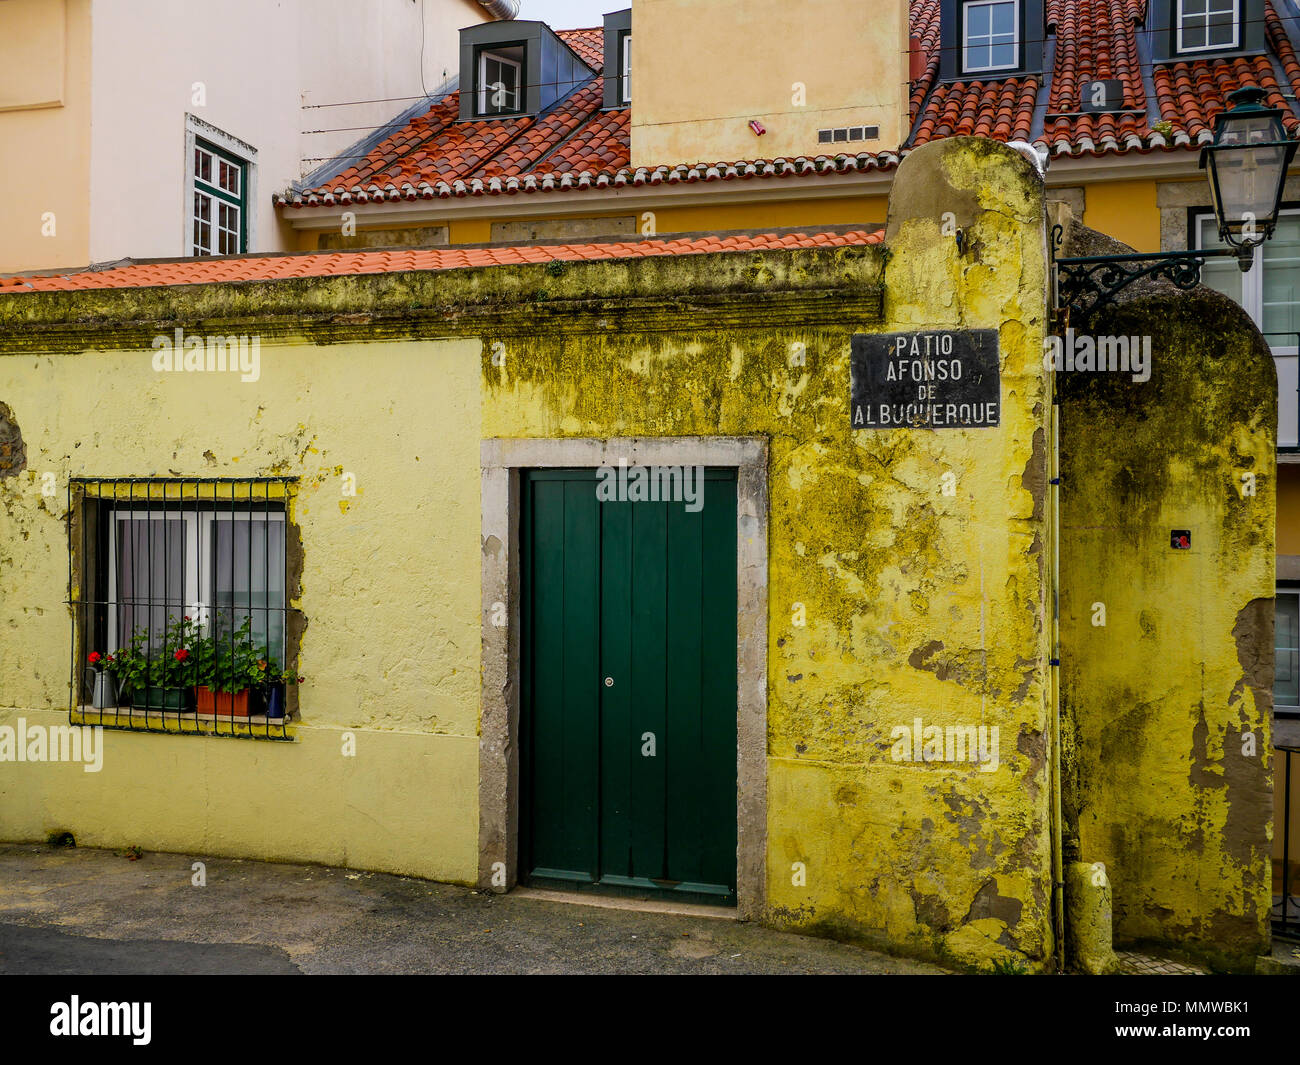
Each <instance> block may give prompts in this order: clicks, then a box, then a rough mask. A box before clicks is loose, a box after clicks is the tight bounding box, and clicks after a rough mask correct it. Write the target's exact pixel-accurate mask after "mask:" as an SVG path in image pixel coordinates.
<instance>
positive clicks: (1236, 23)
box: [1174, 0, 1241, 53]
mask: <svg viewBox="0 0 1300 1065" xmlns="http://www.w3.org/2000/svg"><path fill="white" fill-rule="evenodd" d="M1204 3H1205V10H1204V11H1203V12H1201V11H1197V12H1194V13H1192V14H1188V12H1187V11H1186V10H1185V9H1186V6H1187V0H1177V9H1176V10H1175V12H1174V23H1175V26H1176V30H1177V33H1178V51H1179V52H1180V53H1182V52H1189V53H1191V52H1218V51H1222V50H1224V49H1227V48H1239V47H1241V4H1240V2H1239V0H1204ZM1216 5H1217V6H1216ZM1225 5H1226V6H1228V7H1231V8H1232V42H1231V43H1230V44H1218V43H1216V44H1211V43H1210V17H1211V16H1212V15H1222V14H1224V11H1223V7H1224V6H1225ZM1189 19H1203V20H1204V21H1205V40H1206V43H1205V44H1197V45H1188V44H1184V43H1183V26H1184V24H1185V23H1186V22H1187V21H1188V20H1189Z"/></svg>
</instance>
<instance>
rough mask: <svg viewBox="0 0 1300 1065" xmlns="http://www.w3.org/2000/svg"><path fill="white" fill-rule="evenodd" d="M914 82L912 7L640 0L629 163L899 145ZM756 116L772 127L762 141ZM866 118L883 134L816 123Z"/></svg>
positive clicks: (875, 0)
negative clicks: (842, 137) (858, 136)
mask: <svg viewBox="0 0 1300 1065" xmlns="http://www.w3.org/2000/svg"><path fill="white" fill-rule="evenodd" d="M810 24H815V25H816V26H817V27H818V32H817V33H816V34H809V33H808V32H807V27H808V26H809V25H810ZM688 27H689V28H688ZM639 40H645V41H649V42H652V44H654V46H653V47H649V48H638V47H637V42H638V41H639ZM827 41H841V42H852V45H851V47H849V46H846V47H836V48H827V47H826V42H827ZM666 42H671V44H670V45H666ZM864 71H870V72H871V76H870V77H864V76H863V72H864ZM907 85H908V19H907V5H906V4H899V3H895V2H893V0H858V2H856V3H851V4H846V3H841V2H840V0H803V2H802V3H799V4H791V3H789V0H711V2H710V3H708V4H699V3H695V2H694V0H637V3H636V5H635V6H634V8H633V12H632V101H633V102H632V165H633V166H658V165H660V164H663V163H697V162H703V161H707V162H716V161H718V160H732V159H755V158H763V159H773V158H776V157H778V156H796V155H808V156H812V155H820V154H823V153H825V152H826V149H827V148H828V147H833V148H834V151H881V150H889V151H892V150H894V149H896V148H897V147H898V145H900V144H901V143H902V142H903V139H904V138H905V137H906V135H907V133H906V128H905V125H904V123H905V121H906V117H907ZM800 86H802V88H803V91H802V95H800ZM751 119H757V120H759V121H760V122H762V123H763V125H764V126H765V127H766V130H767V132H766V133H765V134H763V135H762V136H755V134H754V133H753V132H752V131H751V130H750V129H749V126H748V123H749V121H750V120H751ZM860 125H875V126H878V127H879V130H880V136H879V138H878V139H876V140H873V141H853V142H844V143H843V144H840V145H838V146H831V145H820V144H819V143H818V139H817V131H818V130H819V129H823V128H834V127H841V126H860Z"/></svg>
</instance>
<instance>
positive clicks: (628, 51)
mask: <svg viewBox="0 0 1300 1065" xmlns="http://www.w3.org/2000/svg"><path fill="white" fill-rule="evenodd" d="M621 80H622V85H621V87H620V90H619V91H620V93H621V94H622V99H623V102H624V103H625V104H630V103H631V102H632V34H631V33H625V34H623V72H622V75H621Z"/></svg>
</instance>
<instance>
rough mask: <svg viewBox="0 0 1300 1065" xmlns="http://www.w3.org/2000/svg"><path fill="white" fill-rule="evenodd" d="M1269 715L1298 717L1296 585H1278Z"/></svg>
mask: <svg viewBox="0 0 1300 1065" xmlns="http://www.w3.org/2000/svg"><path fill="white" fill-rule="evenodd" d="M1273 652H1274V654H1273V712H1274V713H1276V714H1278V715H1279V716H1282V717H1300V586H1297V585H1296V584H1294V583H1287V584H1280V585H1278V588H1277V599H1276V600H1275V601H1274V619H1273Z"/></svg>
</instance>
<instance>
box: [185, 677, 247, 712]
mask: <svg viewBox="0 0 1300 1065" xmlns="http://www.w3.org/2000/svg"><path fill="white" fill-rule="evenodd" d="M194 694H195V696H196V697H197V699H198V705H199V713H200V714H212V715H213V716H215V717H247V716H248V689H247V688H245V689H244V690H243V691H241V692H214V691H213V690H212V689H211V688H209V687H207V686H206V685H204V684H200V685H199V686H198V687H197V688H195V689H194Z"/></svg>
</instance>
